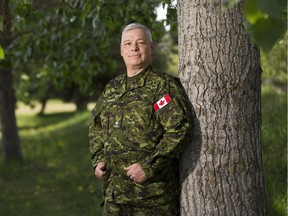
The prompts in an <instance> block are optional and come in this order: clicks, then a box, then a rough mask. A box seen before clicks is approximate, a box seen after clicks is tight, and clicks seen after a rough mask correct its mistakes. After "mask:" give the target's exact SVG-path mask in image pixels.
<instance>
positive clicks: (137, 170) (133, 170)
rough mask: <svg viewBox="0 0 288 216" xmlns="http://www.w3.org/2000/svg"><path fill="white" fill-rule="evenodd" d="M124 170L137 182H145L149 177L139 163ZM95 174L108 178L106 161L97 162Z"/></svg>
mask: <svg viewBox="0 0 288 216" xmlns="http://www.w3.org/2000/svg"><path fill="white" fill-rule="evenodd" d="M124 170H125V171H126V172H127V176H129V178H130V179H131V180H132V181H134V182H136V183H144V182H145V181H146V180H147V179H148V177H147V175H146V174H145V172H144V170H143V169H142V167H141V166H140V164H139V163H134V164H132V165H130V166H128V167H124ZM95 175H96V177H97V178H98V179H102V180H104V179H106V178H107V171H106V164H105V163H104V162H99V163H98V164H97V166H96V168H95Z"/></svg>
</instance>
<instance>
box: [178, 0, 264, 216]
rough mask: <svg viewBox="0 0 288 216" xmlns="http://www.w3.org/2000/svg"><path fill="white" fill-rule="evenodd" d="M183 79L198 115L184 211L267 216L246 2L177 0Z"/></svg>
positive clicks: (184, 172)
mask: <svg viewBox="0 0 288 216" xmlns="http://www.w3.org/2000/svg"><path fill="white" fill-rule="evenodd" d="M177 2H178V33H179V76H180V79H181V81H182V83H183V86H184V88H185V89H186V91H187V94H188V96H189V98H190V101H191V104H192V108H193V113H194V138H193V140H192V142H191V145H189V146H188V147H187V149H186V151H184V153H183V155H182V158H181V163H180V167H181V170H180V173H181V174H180V178H181V184H182V193H181V215H182V216H204V215H207V216H211V215H217V216H222V215H223V216H233V215H237V216H238V215H239V216H246V215H249V216H250V215H251V216H261V215H266V203H265V192H264V183H263V172H262V158H261V107H260V105H261V66H260V54H259V49H258V48H257V47H255V46H254V45H253V44H252V42H251V41H250V38H249V37H248V35H247V34H246V31H245V28H244V25H243V22H244V18H243V14H242V6H243V5H242V3H243V2H242V3H238V4H236V5H235V6H234V7H233V8H231V9H229V10H228V11H225V12H223V11H221V5H222V3H223V2H224V1H221V0H178V1H177Z"/></svg>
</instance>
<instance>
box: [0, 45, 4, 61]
mask: <svg viewBox="0 0 288 216" xmlns="http://www.w3.org/2000/svg"><path fill="white" fill-rule="evenodd" d="M0 59H5V53H4V49H3V48H2V47H1V46H0Z"/></svg>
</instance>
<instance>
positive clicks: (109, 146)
mask: <svg viewBox="0 0 288 216" xmlns="http://www.w3.org/2000/svg"><path fill="white" fill-rule="evenodd" d="M153 51H154V44H153V42H152V37H151V32H150V30H149V29H147V27H145V26H144V25H141V24H138V23H132V24H130V25H128V26H126V27H125V28H124V30H123V32H122V41H121V55H122V57H123V59H124V62H125V64H126V68H127V73H126V74H123V75H120V76H119V77H117V78H115V79H113V80H112V81H110V83H109V84H108V85H107V86H106V87H105V89H104V92H103V93H102V95H101V96H100V97H99V99H98V101H97V103H96V106H95V108H94V109H93V111H92V117H91V123H90V128H89V140H90V153H91V158H92V163H93V166H94V168H95V175H96V177H97V178H99V179H102V180H104V182H103V193H104V215H107V216H114V215H115V216H116V215H117V216H120V215H123V216H140V215H143V216H146V215H149V216H153V215H155V216H156V215H157V216H161V215H163V216H169V215H171V216H172V215H173V216H174V215H179V192H180V185H179V179H178V158H179V155H180V153H181V151H182V149H183V146H184V144H185V143H186V142H187V140H188V139H189V137H190V133H191V114H190V111H189V109H188V106H187V100H188V99H187V97H185V93H184V91H183V89H182V88H181V87H180V83H179V80H177V79H176V78H173V77H172V76H169V75H167V74H165V73H160V72H158V71H156V70H155V69H154V68H152V66H150V63H151V56H152V53H153Z"/></svg>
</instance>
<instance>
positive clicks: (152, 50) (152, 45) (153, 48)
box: [150, 42, 156, 54]
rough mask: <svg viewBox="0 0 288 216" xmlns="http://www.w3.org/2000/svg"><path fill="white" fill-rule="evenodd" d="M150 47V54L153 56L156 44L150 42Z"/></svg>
mask: <svg viewBox="0 0 288 216" xmlns="http://www.w3.org/2000/svg"><path fill="white" fill-rule="evenodd" d="M150 46H151V53H152V54H154V53H155V51H156V44H155V43H154V42H152V43H151V45H150Z"/></svg>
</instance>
